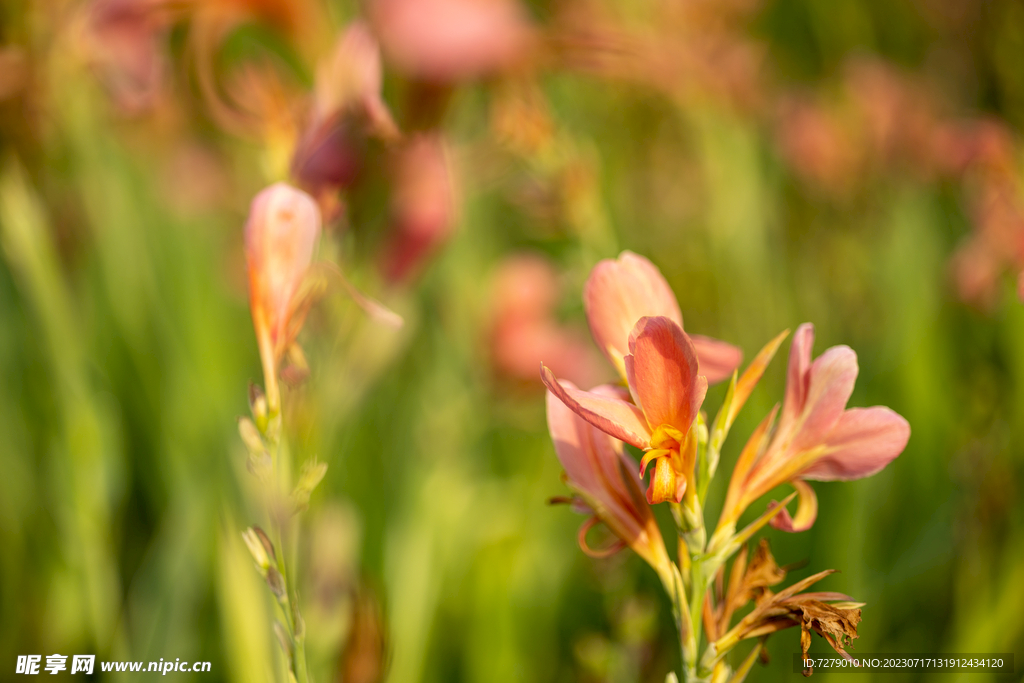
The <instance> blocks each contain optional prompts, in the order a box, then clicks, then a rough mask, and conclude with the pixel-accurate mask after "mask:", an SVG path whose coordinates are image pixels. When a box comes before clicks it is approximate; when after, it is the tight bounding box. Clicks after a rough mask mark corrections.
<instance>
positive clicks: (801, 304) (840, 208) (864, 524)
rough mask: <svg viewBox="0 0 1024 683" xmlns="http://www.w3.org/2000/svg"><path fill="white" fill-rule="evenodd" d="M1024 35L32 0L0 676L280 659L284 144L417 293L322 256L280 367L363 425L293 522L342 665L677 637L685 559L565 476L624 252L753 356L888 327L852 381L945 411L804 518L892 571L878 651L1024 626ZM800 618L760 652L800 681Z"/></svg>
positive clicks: (804, 538)
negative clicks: (278, 442) (271, 297)
mask: <svg viewBox="0 0 1024 683" xmlns="http://www.w3.org/2000/svg"><path fill="white" fill-rule="evenodd" d="M378 46H379V51H378ZM1022 55H1024V8H1022V5H1021V4H1020V3H1018V2H1013V1H1010V0H991V1H990V2H984V3H979V2H970V1H968V0H899V1H896V2H892V1H888V2H882V1H879V0H833V1H832V2H828V3H822V2H815V1H814V0H682V1H680V0H675V1H669V0H644V1H642V2H627V1H625V0H551V1H550V2H543V1H541V0H535V1H531V2H527V1H526V0H523V2H517V1H516V0H367V2H366V3H358V2H354V1H349V0H333V1H332V0H300V1H294V0H292V1H289V0H204V1H200V0H93V1H91V2H69V1H65V0H5V2H4V3H3V4H2V5H0V558H2V559H0V662H2V664H0V666H2V667H3V668H4V670H5V671H7V672H8V673H6V674H4V675H3V677H4V678H7V677H8V676H9V675H11V671H13V667H14V666H15V660H16V657H17V655H19V654H43V655H47V654H52V653H54V652H59V653H61V654H69V655H70V654H86V653H94V654H96V655H97V659H99V660H110V659H126V660H146V661H150V660H157V659H160V658H164V659H174V658H182V659H187V660H207V661H210V662H211V663H212V671H211V673H207V674H194V675H193V674H177V677H178V678H180V679H183V680H184V679H188V678H189V677H190V676H193V677H194V678H195V679H196V680H203V681H220V680H223V681H238V682H246V683H248V682H252V681H270V680H274V675H275V672H276V670H275V668H274V665H273V662H274V660H275V658H276V657H277V654H276V652H277V645H276V643H275V642H274V639H273V635H272V631H271V628H270V625H269V623H270V604H269V597H268V595H267V592H266V590H265V587H264V586H262V585H261V584H260V581H259V577H258V576H257V574H256V572H255V571H254V570H253V567H252V562H251V559H250V558H249V557H248V555H247V554H246V552H245V549H244V546H243V545H242V544H241V543H240V540H241V539H240V531H241V530H242V529H243V528H245V527H246V526H248V525H249V524H251V523H253V522H257V521H259V511H258V508H257V506H255V505H254V504H253V503H252V500H253V498H252V495H251V491H250V489H251V481H250V480H251V478H252V477H251V475H249V473H248V472H246V468H245V448H244V446H243V445H242V443H241V441H240V440H239V438H238V434H237V430H236V420H237V417H238V416H240V415H243V414H245V413H246V412H247V410H248V407H247V399H246V396H247V383H248V382H249V381H256V382H261V381H262V378H261V376H260V365H259V358H258V353H257V349H256V344H255V340H254V337H253V333H252V324H251V320H250V318H249V313H248V307H247V294H246V279H245V260H244V254H243V250H242V247H243V244H242V227H243V224H244V221H245V217H246V214H247V211H248V205H249V202H250V200H251V199H252V197H253V196H254V195H255V194H256V192H258V191H259V190H260V189H262V188H263V187H265V186H266V185H268V184H270V183H271V182H275V181H278V180H288V181H290V182H292V183H294V184H296V185H298V186H300V187H303V188H304V189H306V190H307V191H308V192H310V193H311V194H313V195H314V196H315V197H316V198H317V200H318V202H319V203H320V206H321V209H322V211H323V212H324V216H325V234H324V237H323V239H322V242H321V245H320V248H319V257H318V258H320V259H323V260H328V261H331V262H333V263H335V264H336V265H337V266H338V267H339V268H341V269H342V270H343V271H344V272H345V273H346V276H347V278H348V279H349V280H351V281H352V282H353V283H355V285H356V286H358V287H359V288H360V289H361V290H362V291H364V292H366V293H367V294H369V295H371V296H373V297H375V298H377V299H379V300H380V301H382V302H383V303H385V304H386V305H387V306H389V307H391V308H393V309H394V310H395V311H397V312H398V313H400V314H401V315H402V316H403V317H404V319H405V325H404V326H403V327H402V328H401V329H400V330H396V329H394V328H392V327H389V326H387V325H381V324H380V323H379V322H378V321H376V320H375V319H373V318H371V317H368V316H366V315H365V314H364V313H363V312H362V311H361V310H360V308H359V307H357V306H355V305H354V304H353V303H352V301H351V299H350V298H349V297H347V296H346V295H345V293H344V291H343V290H339V291H336V292H331V293H329V294H328V296H327V297H326V298H325V299H324V300H323V301H322V302H321V303H320V304H319V305H317V306H316V307H315V308H314V310H313V311H312V313H311V315H310V318H309V320H308V321H307V324H306V329H305V330H304V331H303V334H302V337H301V338H300V341H301V342H302V344H303V347H304V349H305V353H306V358H307V362H308V366H309V372H308V376H303V375H304V373H302V372H296V373H294V376H292V377H291V378H290V381H289V383H288V387H289V388H288V390H287V392H286V397H285V403H286V406H287V414H286V417H285V425H286V431H287V435H288V438H289V442H290V444H291V448H292V451H293V453H294V454H295V455H296V458H299V459H305V458H307V457H310V456H313V455H316V456H317V457H319V459H320V460H321V461H324V462H327V463H328V464H329V470H328V473H327V478H326V480H325V481H324V483H323V484H322V485H321V487H320V488H319V489H318V490H317V491H316V493H315V494H314V496H313V498H312V501H311V503H310V508H309V511H308V512H307V513H306V514H305V515H304V517H303V522H302V524H303V535H302V538H303V541H302V543H301V546H300V547H299V549H298V551H297V568H298V569H297V575H296V576H297V581H298V586H299V593H300V595H301V598H302V602H303V613H304V616H305V618H306V623H307V630H308V633H309V649H310V654H309V657H310V666H311V670H312V672H313V673H314V676H315V678H316V680H318V681H346V682H348V683H370V682H372V681H382V680H388V681H393V682H395V683H417V682H421V681H422V682H423V683H428V682H429V683H434V682H441V681H445V682H448V681H452V682H454V681H467V682H468V681H481V682H484V681H486V682H488V683H502V682H505V681H531V682H532V681H538V682H541V681H566V680H573V681H595V682H596V681H608V682H611V683H619V682H627V681H629V682H632V681H652V682H658V683H660V682H661V681H664V679H665V674H666V673H667V672H668V671H669V670H670V669H672V668H676V667H677V664H678V655H677V653H676V648H675V646H674V644H673V643H674V639H675V636H674V630H673V624H672V619H671V614H670V610H669V606H668V602H667V600H666V599H665V598H664V597H663V595H662V594H661V591H660V586H659V584H658V582H657V580H656V578H655V576H654V574H653V572H652V571H650V570H649V568H647V567H646V566H645V565H643V563H642V562H641V561H640V560H639V559H638V558H636V557H632V556H629V555H628V553H621V554H619V555H616V556H614V557H612V558H609V559H605V560H593V559H591V558H589V557H587V556H585V555H584V554H583V553H582V552H581V551H580V550H579V548H578V547H577V545H576V530H577V528H578V526H579V524H580V522H582V521H583V518H581V517H579V516H578V515H576V514H574V513H573V512H572V511H571V510H570V509H569V508H568V507H566V506H558V507H551V506H549V505H547V501H548V499H549V498H551V497H552V496H559V495H564V494H565V492H566V489H565V488H564V486H563V484H562V483H561V481H560V467H559V465H558V462H557V460H556V459H555V455H554V451H553V448H552V445H551V442H550V439H549V437H548V435H547V430H546V425H545V421H544V401H543V396H544V395H543V391H542V387H541V385H540V383H539V380H538V375H537V368H538V366H539V363H540V361H541V360H544V361H545V362H546V363H548V364H549V365H551V366H552V367H553V368H554V370H555V371H556V373H557V374H559V376H562V377H568V378H570V379H573V380H574V381H576V382H577V383H580V384H585V385H592V384H596V383H597V382H600V381H603V380H607V379H610V378H611V377H612V374H613V373H612V370H611V368H610V367H608V366H607V365H606V364H605V363H604V361H603V359H601V358H600V355H599V354H598V353H597V349H596V348H595V347H594V346H593V344H592V342H591V341H590V338H589V334H588V332H587V329H586V323H585V320H584V317H583V310H582V304H581V301H580V292H581V287H582V283H583V281H584V280H585V278H586V276H587V274H588V272H589V269H590V268H591V267H592V266H593V265H594V263H596V262H597V261H598V260H599V259H601V258H607V257H614V256H615V255H617V254H618V253H619V251H620V250H622V249H632V250H634V251H636V252H638V253H641V254H643V255H645V256H647V257H649V258H650V259H651V260H652V261H654V262H655V263H656V264H657V265H658V266H659V267H660V268H661V269H662V271H663V272H664V274H665V275H666V277H667V278H668V280H669V281H670V283H671V284H672V286H673V288H674V289H675V291H676V293H677V294H678V297H679V301H680V304H681V306H682V309H683V314H684V317H685V320H686V327H687V330H689V331H691V332H700V333H705V334H710V335H713V336H716V337H718V338H721V339H724V340H727V341H731V342H733V343H736V344H738V345H740V346H741V347H742V348H743V349H744V351H745V353H746V356H747V357H748V358H749V357H752V355H753V354H754V353H755V352H756V351H757V350H758V349H759V348H760V347H761V346H762V345H763V344H764V343H765V342H767V340H769V339H770V338H771V337H773V336H774V335H775V334H777V333H778V332H779V331H781V330H783V329H787V328H789V329H795V327H796V325H798V324H799V323H801V322H805V321H810V322H813V323H814V324H815V325H816V326H817V333H818V335H817V346H816V353H820V352H821V351H822V350H824V349H825V348H826V347H828V346H831V345H834V344H841V343H844V344H849V345H850V346H852V347H853V348H854V349H855V350H856V351H857V353H858V354H859V359H860V368H861V372H860V377H859V381H858V383H857V389H856V392H855V394H854V397H853V400H852V401H851V404H852V405H859V406H865V405H876V404H884V405H888V406H891V407H892V408H894V409H895V410H897V411H898V412H899V413H901V414H903V415H904V416H906V417H907V419H908V420H909V421H910V423H911V426H912V429H913V436H912V438H911V441H910V444H909V446H908V447H907V450H906V451H905V452H904V454H903V455H902V456H900V457H899V458H898V459H897V460H896V461H895V462H894V463H893V464H892V465H890V466H889V467H888V468H887V469H886V470H885V471H883V472H882V473H881V474H879V475H877V476H875V477H872V478H870V479H866V480H861V481H856V482H850V483H821V484H816V486H815V488H816V490H817V492H818V497H819V501H820V514H819V518H818V522H817V523H816V524H815V526H814V528H813V529H812V530H811V531H809V532H806V533H803V534H797V535H787V534H783V533H781V532H777V531H770V532H769V534H768V535H769V537H770V539H771V541H772V543H773V550H774V553H775V556H776V557H777V558H778V560H779V562H780V564H794V563H799V562H804V561H806V563H807V564H806V568H804V569H800V570H797V571H794V572H793V574H792V576H793V577H794V578H802V577H803V576H806V575H809V574H810V573H813V572H814V571H818V570H821V569H825V568H836V569H839V570H841V572H842V573H840V574H837V575H834V576H832V577H830V578H829V579H828V580H827V581H826V582H824V583H822V584H820V586H821V589H822V590H833V591H841V592H845V593H848V594H850V595H853V596H855V597H856V598H857V599H859V600H863V601H864V602H866V603H867V606H866V607H865V608H864V610H863V617H864V621H863V622H862V624H861V627H860V634H861V635H860V639H859V640H858V641H856V643H855V650H854V652H855V653H856V652H857V651H860V652H872V653H877V652H891V653H914V652H947V653H948V652H1015V653H1016V654H1017V655H1018V657H1017V658H1018V660H1020V659H1021V655H1024V647H1022V645H1024V612H1022V610H1021V606H1022V605H1024V507H1022V505H1021V504H1020V502H1019V501H1020V487H1021V484H1022V482H1024V478H1022V477H1024V447H1022V445H1021V444H1022V443H1024V305H1022V303H1021V300H1020V298H1018V297H1019V296H1021V297H1024V278H1022V277H1021V275H1020V273H1021V271H1022V270H1024V187H1022V179H1024V176H1022V173H1021V171H1022V169H1024V166H1022V162H1024V158H1022V151H1024V147H1022V141H1021V136H1020V131H1021V126H1022V125H1024V70H1022V69H1020V63H1021V61H1020V60H1021V56H1022ZM1018 290H1020V291H1019V292H1018ZM784 348H785V347H784ZM784 358H785V356H783V355H781V354H780V358H779V359H777V360H776V361H775V363H774V365H773V366H772V367H771V368H770V370H769V372H768V374H767V375H766V377H765V379H764V380H763V382H762V386H761V387H759V388H758V389H757V391H756V392H755V393H754V395H753V397H752V398H751V401H750V403H749V404H748V406H747V408H746V409H745V410H744V411H743V413H742V414H741V417H740V420H739V422H738V423H737V426H736V427H734V428H733V434H734V436H733V439H732V440H731V443H729V444H728V445H727V447H726V451H725V453H724V455H723V459H724V462H723V467H722V469H721V470H720V472H723V473H725V472H728V469H729V468H730V467H731V463H732V462H733V461H734V459H735V457H736V455H737V452H738V449H739V447H740V446H741V445H742V443H743V441H744V440H745V438H746V435H747V434H749V432H750V430H751V429H752V428H753V427H754V426H755V425H756V424H757V422H759V421H760V419H761V417H762V416H763V415H764V414H765V412H767V411H768V410H769V409H770V408H771V406H772V405H773V404H774V403H775V402H776V401H779V400H781V397H782V392H783V386H784V370H785V368H784V366H785V361H784ZM723 395H724V388H723V387H721V386H719V387H714V388H712V390H711V391H710V392H709V398H708V401H707V403H706V404H705V406H706V408H707V409H709V410H711V411H712V413H713V411H714V410H716V409H717V406H718V405H719V403H720V402H721V400H722V398H723ZM719 479H720V481H716V482H715V483H714V484H713V487H712V493H711V495H710V499H709V500H710V501H711V502H710V507H709V514H710V515H716V514H717V511H718V507H719V506H720V505H721V499H722V497H723V494H724V487H725V479H726V477H725V476H721V477H720V478H719ZM761 509H763V507H759V506H757V505H755V506H754V507H752V508H751V511H750V512H748V515H752V514H755V513H756V512H757V511H759V510H761ZM666 512H667V511H666V510H663V509H659V510H657V513H658V515H659V519H660V520H661V521H662V522H663V524H664V529H665V531H666V538H672V536H673V534H671V533H668V532H669V529H670V526H671V520H670V518H669V516H668V515H667V514H664V513H666ZM712 519H713V517H712ZM798 640H799V636H798V633H797V632H796V631H792V630H791V631H785V632H781V633H779V634H777V635H774V636H773V637H772V638H771V639H770V640H769V652H770V654H771V661H770V663H769V664H768V665H767V666H766V667H760V666H758V667H755V669H754V671H753V672H752V673H751V678H750V680H752V681H753V680H762V681H768V680H784V679H785V680H789V679H791V678H792V677H793V676H794V675H795V674H793V673H792V665H791V662H790V657H791V655H792V654H793V653H796V652H798V651H799V650H798ZM825 648H826V646H825V644H824V643H823V642H821V641H818V640H817V639H816V644H815V647H814V648H813V649H814V650H816V651H824V650H825ZM744 651H745V648H740V652H741V653H742V652H744ZM44 661H45V659H44ZM1020 666H1021V662H1020V661H1018V662H1017V670H1018V671H1019V670H1020ZM814 676H815V678H816V679H826V680H828V679H830V676H829V674H828V673H827V672H824V671H819V672H816V673H815V674H814ZM113 677H117V678H118V680H121V679H123V678H129V679H130V675H128V674H117V675H114V676H112V678H113ZM904 677H905V678H906V679H907V680H910V679H913V678H925V677H927V676H926V675H923V674H918V675H917V676H913V675H910V674H907V675H905V676H904ZM946 677H947V678H948V677H949V675H948V674H947V675H946ZM96 678H97V679H98V678H101V676H100V675H99V674H97V676H96ZM865 678H867V677H865ZM984 678H985V676H983V675H974V677H973V678H972V680H977V681H981V680H984ZM1014 679H1015V680H1019V674H1015V677H1014ZM861 680H865V679H861Z"/></svg>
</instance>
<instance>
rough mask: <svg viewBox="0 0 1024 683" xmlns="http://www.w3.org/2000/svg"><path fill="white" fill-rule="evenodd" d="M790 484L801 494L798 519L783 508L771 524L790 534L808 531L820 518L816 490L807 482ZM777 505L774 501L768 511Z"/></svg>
mask: <svg viewBox="0 0 1024 683" xmlns="http://www.w3.org/2000/svg"><path fill="white" fill-rule="evenodd" d="M790 483H791V484H793V488H795V489H796V491H797V493H798V494H800V502H799V503H798V505H797V509H796V517H790V515H789V510H787V509H786V508H783V509H782V511H781V512H779V514H777V515H775V516H774V517H772V519H771V521H770V522H769V524H771V525H772V526H773V527H775V528H776V529H779V530H780V531H788V532H789V533H796V532H800V531H807V530H808V529H810V528H811V526H813V525H814V520H815V519H817V518H818V497H817V496H816V495H815V494H814V489H812V488H811V485H810V484H808V483H807V482H805V481H801V480H800V479H794V480H793V481H792V482H790ZM776 505H778V503H776V502H775V501H774V500H773V501H772V502H771V503H769V504H768V509H769V510H771V509H772V508H773V507H775V506H776Z"/></svg>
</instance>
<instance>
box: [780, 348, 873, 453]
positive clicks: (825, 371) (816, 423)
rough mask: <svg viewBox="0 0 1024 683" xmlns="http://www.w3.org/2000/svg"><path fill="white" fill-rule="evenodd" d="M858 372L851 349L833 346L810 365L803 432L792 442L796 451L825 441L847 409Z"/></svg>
mask: <svg viewBox="0 0 1024 683" xmlns="http://www.w3.org/2000/svg"><path fill="white" fill-rule="evenodd" d="M857 372H858V369H857V354H856V353H854V352H853V349H851V348H850V347H848V346H833V347H832V348H830V349H828V350H827V351H825V353H823V354H821V355H820V356H818V358H817V359H816V360H815V361H814V363H812V364H811V368H810V370H809V371H808V373H807V375H808V381H807V393H806V396H805V399H804V409H803V412H802V414H801V416H800V418H799V424H800V432H799V434H798V435H796V436H795V437H794V439H793V449H794V451H799V450H803V449H805V448H813V447H815V446H817V445H818V444H820V443H822V441H824V438H825V436H826V435H827V434H828V433H829V432H830V431H831V430H832V428H833V427H835V425H836V422H837V421H838V420H839V418H840V417H841V416H842V414H843V410H845V409H846V404H847V402H848V401H849V400H850V395H851V394H852V393H853V385H854V384H855V383H856V381H857Z"/></svg>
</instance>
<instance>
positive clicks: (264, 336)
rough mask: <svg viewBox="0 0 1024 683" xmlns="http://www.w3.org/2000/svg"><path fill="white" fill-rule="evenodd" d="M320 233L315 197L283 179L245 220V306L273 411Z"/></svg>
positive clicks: (258, 197)
mask: <svg viewBox="0 0 1024 683" xmlns="http://www.w3.org/2000/svg"><path fill="white" fill-rule="evenodd" d="M319 234H320V210H319V209H318V208H317V205H316V202H314V201H313V198H312V197H310V196H309V195H307V194H306V193H305V192H302V191H301V190H296V189H295V188H293V187H290V186H289V185H286V184H284V183H277V184H276V185H271V186H270V187H268V188H267V189H265V190H263V191H262V192H260V193H259V194H258V195H256V198H255V199H253V201H252V206H251V208H250V209H249V220H248V221H247V222H246V224H245V252H246V263H247V265H248V269H249V307H250V309H251V310H252V321H253V326H254V327H255V329H256V340H257V343H258V344H259V349H260V358H261V360H262V362H263V375H264V381H265V382H266V384H267V398H268V402H269V403H270V412H271V414H273V413H275V412H276V411H277V408H278V407H279V406H278V395H277V393H278V392H277V366H278V363H279V362H280V360H281V357H282V356H283V354H284V352H285V351H287V349H288V347H289V346H291V344H292V343H293V342H294V341H295V337H296V335H298V333H299V329H300V328H301V327H302V322H303V319H304V318H305V308H304V307H303V305H302V304H303V301H302V298H301V297H300V296H299V293H300V288H301V286H302V282H303V279H304V278H305V276H306V272H307V271H308V270H309V265H310V262H311V261H312V259H313V249H314V247H315V246H316V241H317V237H318V236H319Z"/></svg>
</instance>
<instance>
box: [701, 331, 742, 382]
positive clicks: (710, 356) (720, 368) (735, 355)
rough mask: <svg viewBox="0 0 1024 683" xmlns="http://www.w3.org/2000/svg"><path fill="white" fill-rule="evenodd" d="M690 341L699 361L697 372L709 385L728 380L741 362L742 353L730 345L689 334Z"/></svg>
mask: <svg viewBox="0 0 1024 683" xmlns="http://www.w3.org/2000/svg"><path fill="white" fill-rule="evenodd" d="M690 340H691V341H692V342H693V348H694V350H695V351H696V352H697V360H698V361H700V370H699V371H698V372H700V374H702V375H704V376H705V377H707V378H708V383H709V384H717V383H718V382H721V381H722V380H725V379H729V377H731V376H732V373H733V371H734V370H735V369H736V368H738V367H739V366H740V363H741V362H743V351H741V350H740V349H739V347H736V346H733V345H732V344H729V343H727V342H724V341H719V340H717V339H713V338H711V337H705V336H704V335H702V334H691V335H690Z"/></svg>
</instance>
